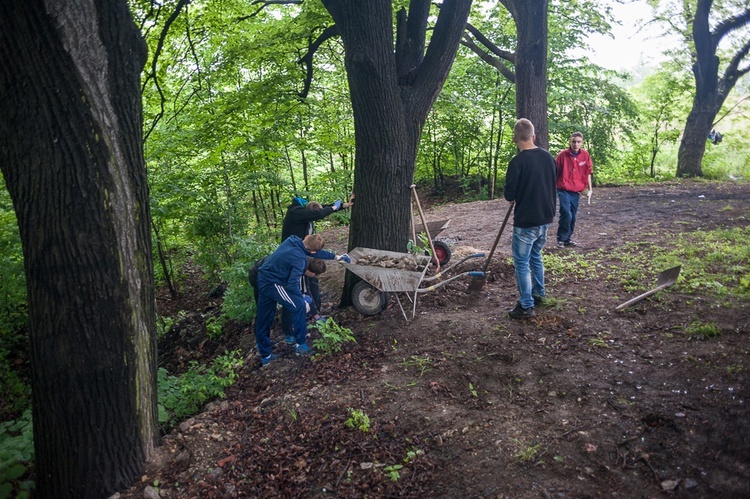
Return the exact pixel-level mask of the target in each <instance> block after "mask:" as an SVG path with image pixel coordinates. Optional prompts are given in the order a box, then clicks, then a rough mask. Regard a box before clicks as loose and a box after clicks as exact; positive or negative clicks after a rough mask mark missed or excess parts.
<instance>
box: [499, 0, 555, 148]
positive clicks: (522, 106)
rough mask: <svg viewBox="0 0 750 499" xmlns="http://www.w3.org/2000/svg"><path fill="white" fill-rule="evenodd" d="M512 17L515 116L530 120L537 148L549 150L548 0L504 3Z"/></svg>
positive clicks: (508, 0)
mask: <svg viewBox="0 0 750 499" xmlns="http://www.w3.org/2000/svg"><path fill="white" fill-rule="evenodd" d="M501 2H502V4H503V5H505V7H506V8H507V9H508V11H509V12H510V13H511V15H512V16H513V20H514V21H515V24H516V31H517V32H518V46H517V47H516V117H517V118H526V119H529V120H531V122H532V123H533V124H534V129H535V131H536V145H537V146H539V147H541V148H543V149H549V126H548V124H547V9H548V6H549V0H501Z"/></svg>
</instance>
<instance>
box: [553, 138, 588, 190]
mask: <svg viewBox="0 0 750 499" xmlns="http://www.w3.org/2000/svg"><path fill="white" fill-rule="evenodd" d="M555 163H557V183H556V184H555V185H556V187H557V188H558V189H562V190H565V191H570V192H583V191H584V190H585V189H586V187H588V185H589V175H591V174H592V173H593V172H594V164H593V163H592V162H591V156H589V153H588V152H586V151H584V150H583V149H581V150H580V151H579V152H578V155H577V156H573V154H572V153H571V152H570V148H567V149H563V150H562V151H560V154H558V155H557V158H555Z"/></svg>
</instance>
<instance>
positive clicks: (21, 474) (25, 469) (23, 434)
mask: <svg viewBox="0 0 750 499" xmlns="http://www.w3.org/2000/svg"><path fill="white" fill-rule="evenodd" d="M33 462H34V432H33V426H32V421H31V410H27V411H26V412H24V413H23V415H22V416H21V417H20V418H18V419H17V420H15V421H7V422H4V423H0V497H2V498H6V497H16V498H27V497H29V496H30V494H31V491H32V490H33V489H34V482H33V481H30V480H27V479H25V478H27V477H28V475H29V471H30V468H31V466H32V464H33Z"/></svg>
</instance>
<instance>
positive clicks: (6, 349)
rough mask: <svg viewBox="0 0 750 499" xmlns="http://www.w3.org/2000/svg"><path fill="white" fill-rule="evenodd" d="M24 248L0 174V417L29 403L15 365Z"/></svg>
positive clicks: (19, 352) (23, 336)
mask: <svg viewBox="0 0 750 499" xmlns="http://www.w3.org/2000/svg"><path fill="white" fill-rule="evenodd" d="M27 324H28V311H27V302H26V278H25V274H24V268H23V250H22V248H21V236H20V234H19V232H18V223H17V221H16V216H15V212H14V211H13V204H12V203H11V200H10V194H9V193H8V191H7V190H6V189H5V184H4V183H3V181H2V177H0V420H4V419H11V418H15V417H17V416H18V415H19V414H21V413H22V412H23V411H24V410H25V409H27V408H28V407H29V405H30V400H31V389H30V387H29V384H28V382H27V381H26V380H24V379H23V375H22V373H21V372H20V371H19V370H18V366H20V365H24V363H23V362H21V363H17V362H16V361H17V360H18V359H23V358H24V357H25V352H27V351H28V337H27V332H26V327H27Z"/></svg>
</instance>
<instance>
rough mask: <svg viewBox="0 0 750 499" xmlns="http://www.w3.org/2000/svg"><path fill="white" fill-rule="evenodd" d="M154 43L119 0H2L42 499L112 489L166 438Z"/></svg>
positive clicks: (3, 104) (5, 136) (1, 118)
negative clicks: (147, 159) (148, 156)
mask: <svg viewBox="0 0 750 499" xmlns="http://www.w3.org/2000/svg"><path fill="white" fill-rule="evenodd" d="M145 57H146V50H145V44H144V43H143V40H142V39H141V37H140V34H139V32H138V30H137V28H136V26H135V25H134V24H133V22H132V19H131V17H130V13H129V11H128V7H127V3H126V2H124V1H119V0H118V1H111V0H107V1H105V0H88V1H81V2H72V1H67V0H47V1H44V0H7V1H4V2H2V4H0V59H1V60H2V61H3V65H2V68H1V69H0V88H1V89H2V94H3V98H2V99H0V143H1V144H2V147H0V168H2V172H3V175H4V176H5V181H6V185H7V187H8V190H9V192H10V194H11V197H12V199H13V204H14V207H15V210H16V215H17V218H18V223H19V228H20V233H21V238H22V242H23V250H24V266H25V271H26V278H27V283H28V301H29V320H30V345H31V363H32V389H33V400H32V403H33V415H34V444H35V449H36V483H37V492H38V495H39V496H40V497H56V498H62V497H75V498H79V497H107V496H109V495H111V494H112V493H113V492H115V491H116V490H118V489H121V488H124V487H127V486H129V485H130V484H131V483H132V481H133V480H135V479H136V478H138V477H139V476H140V474H141V472H142V469H143V464H144V460H145V459H147V458H148V457H149V455H150V454H151V452H152V451H153V449H154V446H155V445H156V442H157V437H158V426H157V414H156V396H157V394H156V334H155V309H154V291H153V285H154V282H153V271H152V262H151V238H150V232H149V220H150V214H149V209H148V189H147V186H146V171H145V165H144V159H143V151H142V112H141V101H140V91H139V78H140V71H141V69H142V67H143V64H144V62H145Z"/></svg>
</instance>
